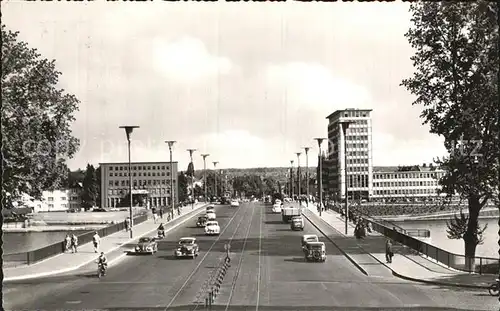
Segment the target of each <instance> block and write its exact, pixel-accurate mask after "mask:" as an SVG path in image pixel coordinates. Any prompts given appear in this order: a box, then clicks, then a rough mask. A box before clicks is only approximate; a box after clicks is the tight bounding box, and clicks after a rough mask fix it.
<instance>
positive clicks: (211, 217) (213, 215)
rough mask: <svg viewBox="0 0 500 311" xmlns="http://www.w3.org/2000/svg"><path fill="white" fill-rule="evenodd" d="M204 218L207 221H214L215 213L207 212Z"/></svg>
mask: <svg viewBox="0 0 500 311" xmlns="http://www.w3.org/2000/svg"><path fill="white" fill-rule="evenodd" d="M206 217H207V219H208V220H215V218H216V215H215V212H214V211H208V212H207V213H206Z"/></svg>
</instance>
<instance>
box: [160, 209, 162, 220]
mask: <svg viewBox="0 0 500 311" xmlns="http://www.w3.org/2000/svg"><path fill="white" fill-rule="evenodd" d="M160 218H161V219H163V207H160Z"/></svg>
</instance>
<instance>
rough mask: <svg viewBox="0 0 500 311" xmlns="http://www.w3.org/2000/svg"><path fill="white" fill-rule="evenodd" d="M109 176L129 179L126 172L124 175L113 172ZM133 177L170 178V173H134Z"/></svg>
mask: <svg viewBox="0 0 500 311" xmlns="http://www.w3.org/2000/svg"><path fill="white" fill-rule="evenodd" d="M109 176H111V177H113V176H114V177H127V176H128V172H124V173H121V172H120V173H113V172H109ZM132 176H134V177H136V176H153V177H156V176H170V172H167V173H165V172H147V173H146V172H144V173H143V172H137V173H136V172H133V173H132Z"/></svg>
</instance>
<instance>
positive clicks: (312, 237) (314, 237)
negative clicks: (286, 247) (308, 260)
mask: <svg viewBox="0 0 500 311" xmlns="http://www.w3.org/2000/svg"><path fill="white" fill-rule="evenodd" d="M309 242H319V238H318V236H317V235H316V234H304V235H303V236H302V241H301V247H302V251H303V252H306V249H305V246H306V244H307V243H309Z"/></svg>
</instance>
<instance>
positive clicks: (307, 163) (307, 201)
mask: <svg viewBox="0 0 500 311" xmlns="http://www.w3.org/2000/svg"><path fill="white" fill-rule="evenodd" d="M303 148H304V150H305V151H306V180H307V182H306V193H307V200H306V204H307V206H309V156H308V154H307V153H308V152H309V149H310V148H309V147H303Z"/></svg>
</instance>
